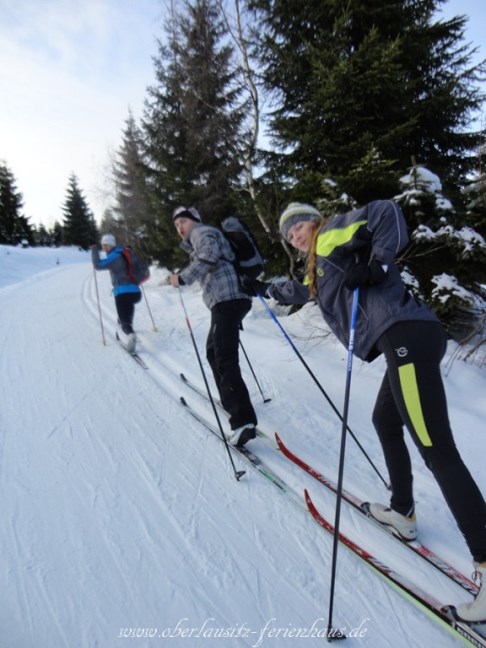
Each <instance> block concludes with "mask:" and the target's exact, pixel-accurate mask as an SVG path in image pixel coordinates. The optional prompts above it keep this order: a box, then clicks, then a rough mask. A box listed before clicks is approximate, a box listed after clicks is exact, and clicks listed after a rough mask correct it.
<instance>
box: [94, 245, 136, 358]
mask: <svg viewBox="0 0 486 648" xmlns="http://www.w3.org/2000/svg"><path fill="white" fill-rule="evenodd" d="M101 247H102V249H103V251H104V252H105V253H106V258H104V259H100V254H99V250H98V246H97V245H92V246H91V260H92V262H93V266H94V268H95V269H96V270H109V271H110V275H111V283H112V285H113V296H114V297H115V305H116V311H117V313H118V323H119V324H120V327H121V330H122V335H121V336H120V338H121V340H122V342H125V344H126V345H127V349H128V351H129V352H130V353H135V348H136V344H137V338H136V336H135V332H134V330H133V316H134V314H135V304H138V302H139V301H140V300H141V299H142V293H141V290H140V287H139V286H137V285H136V284H134V283H131V282H130V281H129V279H128V277H127V270H128V264H127V261H126V260H125V258H124V257H123V249H124V248H123V246H121V245H118V246H117V244H116V239H115V237H114V236H113V234H103V236H102V237H101Z"/></svg>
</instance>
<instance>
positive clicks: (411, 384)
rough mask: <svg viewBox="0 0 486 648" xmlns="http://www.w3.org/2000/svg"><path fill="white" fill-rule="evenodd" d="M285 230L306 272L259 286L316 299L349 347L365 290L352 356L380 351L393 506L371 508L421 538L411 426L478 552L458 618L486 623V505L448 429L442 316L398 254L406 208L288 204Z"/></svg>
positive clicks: (293, 298)
mask: <svg viewBox="0 0 486 648" xmlns="http://www.w3.org/2000/svg"><path fill="white" fill-rule="evenodd" d="M279 226H280V233H281V235H282V237H283V238H284V239H285V240H286V241H288V242H289V243H290V244H291V245H292V246H293V247H295V248H296V249H298V250H300V251H301V252H304V253H305V254H306V255H307V276H306V279H305V280H304V282H303V283H301V282H299V281H297V280H293V281H287V282H283V283H280V282H278V283H273V284H265V283H262V282H253V289H254V290H255V291H256V292H258V293H260V294H264V295H265V296H267V297H273V298H275V299H276V300H277V301H279V302H281V303H286V304H303V303H305V302H307V301H308V300H309V299H315V300H316V302H317V304H318V306H319V308H320V309H321V312H322V315H323V317H324V319H325V320H326V322H327V323H328V325H329V327H330V328H331V330H332V331H333V333H334V334H335V335H336V336H337V337H338V338H339V340H340V341H341V342H342V343H343V344H344V346H346V347H347V346H348V343H349V331H350V319H351V310H352V309H351V306H352V301H353V291H354V290H355V288H357V287H359V311H358V316H357V322H356V331H355V338H354V353H355V355H357V356H358V357H359V358H361V359H362V360H364V361H367V362H371V361H372V360H373V359H374V358H376V357H377V356H379V355H381V354H383V356H384V357H385V360H386V365H387V369H386V373H385V376H384V378H383V382H382V384H381V387H380V390H379V392H378V397H377V400H376V403H375V407H374V411H373V424H374V427H375V428H376V431H377V433H378V437H379V440H380V442H381V445H382V448H383V453H384V456H385V461H386V465H387V468H388V472H389V475H390V482H391V491H392V495H391V501H390V505H389V506H384V505H382V504H371V506H370V512H371V515H372V516H373V517H375V518H376V519H377V520H379V521H380V522H381V523H383V524H386V525H388V526H390V527H392V528H393V529H394V530H395V532H396V533H398V534H399V535H400V536H401V537H402V538H403V539H404V540H413V539H415V538H416V536H417V524H416V518H415V503H414V497H413V476H412V466H411V461H410V455H409V452H408V449H407V445H406V443H405V439H404V434H403V427H404V426H405V427H406V428H407V429H408V432H409V433H410V435H411V437H412V439H413V441H414V443H415V445H416V446H417V448H418V450H419V452H420V454H421V455H422V457H423V459H424V461H425V463H426V465H427V467H428V468H429V469H430V470H431V471H432V473H433V475H434V477H435V479H436V480H437V483H438V485H439V487H440V488H441V490H442V493H443V495H444V498H445V500H446V502H447V504H448V506H449V508H450V510H451V512H452V514H453V516H454V518H455V520H456V522H457V525H458V527H459V529H460V530H461V532H462V534H463V536H464V538H465V540H466V543H467V545H468V547H469V549H470V551H471V554H472V556H473V560H474V564H475V575H477V577H478V579H479V580H480V582H481V588H480V590H479V594H478V595H477V597H476V598H475V600H474V601H472V602H469V603H464V604H462V605H459V606H458V607H457V610H456V614H457V616H458V617H459V618H461V619H463V620H465V621H467V622H486V503H485V501H484V498H483V496H482V494H481V492H480V491H479V488H478V486H477V485H476V483H475V481H474V479H473V478H472V476H471V474H470V472H469V470H468V469H467V467H466V466H465V465H464V462H463V460H462V458H461V456H460V454H459V452H458V450H457V447H456V445H455V442H454V438H453V434H452V430H451V426H450V423H449V417H448V411H447V402H446V395H445V391H444V385H443V382H442V377H441V373H440V362H441V360H442V357H443V355H444V353H445V351H446V345H447V340H446V335H445V333H444V330H443V328H442V325H441V323H440V322H439V320H438V319H437V317H436V316H435V314H434V313H433V312H432V311H431V310H430V309H429V308H428V307H427V306H426V305H425V304H423V303H421V302H419V301H418V300H416V299H415V298H414V297H413V296H412V294H411V293H410V292H408V290H407V289H406V288H405V285H404V283H403V281H402V279H401V276H400V272H399V270H398V268H397V266H396V264H395V257H396V256H397V255H398V253H399V252H400V251H401V250H403V248H404V247H405V246H406V244H407V243H408V235H407V231H406V224H405V219H404V217H403V214H402V212H401V210H400V207H399V206H398V205H397V204H396V203H394V202H392V201H390V200H378V201H374V202H372V203H370V204H368V205H366V206H364V207H362V208H361V209H356V210H353V211H350V212H348V213H345V214H338V215H336V216H334V217H332V218H330V219H328V220H326V219H323V218H322V217H321V214H320V213H319V212H318V210H317V209H315V208H314V207H313V206H311V205H305V204H301V203H291V204H290V205H289V206H288V207H287V209H286V210H285V211H284V212H283V213H282V215H281V217H280V222H279Z"/></svg>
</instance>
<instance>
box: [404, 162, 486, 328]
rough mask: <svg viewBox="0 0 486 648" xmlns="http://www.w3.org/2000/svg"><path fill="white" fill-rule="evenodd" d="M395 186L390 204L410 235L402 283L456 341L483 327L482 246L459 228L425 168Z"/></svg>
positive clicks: (485, 277) (485, 252) (485, 251)
mask: <svg viewBox="0 0 486 648" xmlns="http://www.w3.org/2000/svg"><path fill="white" fill-rule="evenodd" d="M400 185H401V189H402V192H401V193H400V194H399V195H398V196H395V200H396V201H397V202H398V203H399V204H400V205H401V207H402V209H403V212H404V214H405V216H406V219H407V222H408V223H409V224H410V226H411V230H413V231H412V235H411V244H410V245H409V247H408V249H407V250H406V251H405V253H404V255H403V258H402V263H404V264H405V277H408V278H409V280H408V282H407V283H408V284H409V288H410V289H411V290H412V292H414V293H416V294H417V295H418V296H419V297H420V298H421V299H423V300H425V301H427V302H428V303H429V304H430V305H431V306H432V307H433V308H434V310H435V312H436V313H437V315H438V316H439V317H440V319H441V320H442V322H443V323H444V324H445V325H446V328H447V330H448V332H449V334H450V335H451V336H452V337H454V338H455V339H457V340H460V341H461V340H463V339H464V338H465V337H468V336H470V334H471V332H475V331H476V330H478V328H482V325H483V315H482V314H483V313H484V312H485V311H486V290H484V285H485V284H486V241H485V240H484V238H483V237H482V236H481V235H480V234H479V233H478V232H476V231H475V230H474V229H473V228H471V227H469V226H467V225H464V224H463V223H462V220H461V218H460V217H459V216H458V214H457V212H456V210H455V209H454V207H453V204H452V203H451V201H450V200H448V199H447V198H446V196H444V194H443V189H442V184H441V181H440V179H439V178H438V177H437V176H436V175H435V174H433V173H431V172H430V171H429V170H428V169H426V168H424V167H423V166H420V165H414V167H412V169H411V170H410V173H408V174H407V175H405V176H403V177H402V178H401V179H400Z"/></svg>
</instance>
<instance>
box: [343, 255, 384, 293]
mask: <svg viewBox="0 0 486 648" xmlns="http://www.w3.org/2000/svg"><path fill="white" fill-rule="evenodd" d="M385 277H386V272H385V271H384V270H383V266H382V265H381V263H380V261H377V260H376V259H372V260H371V261H370V262H369V263H366V261H358V263H354V264H353V265H351V266H350V267H349V268H348V269H347V270H345V271H344V285H345V286H346V288H348V289H349V290H354V289H355V288H358V287H362V286H376V285H377V284H380V283H381V282H382V281H384V279H385Z"/></svg>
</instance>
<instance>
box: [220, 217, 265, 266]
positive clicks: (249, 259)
mask: <svg viewBox="0 0 486 648" xmlns="http://www.w3.org/2000/svg"><path fill="white" fill-rule="evenodd" d="M221 231H222V232H223V234H224V236H225V238H226V240H227V241H228V243H229V244H230V245H231V249H232V250H233V252H234V254H235V260H234V261H233V265H234V266H235V269H236V272H237V273H238V276H239V277H248V278H249V279H256V278H257V277H258V276H259V275H260V274H261V273H262V272H263V264H264V262H263V257H262V254H261V252H260V249H259V248H258V244H257V242H256V240H255V237H254V236H253V234H252V233H251V232H250V230H249V229H248V227H247V226H246V225H245V224H244V223H243V222H242V221H241V220H240V219H239V218H236V217H235V216H229V217H228V218H225V219H224V221H223V222H222V223H221Z"/></svg>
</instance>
